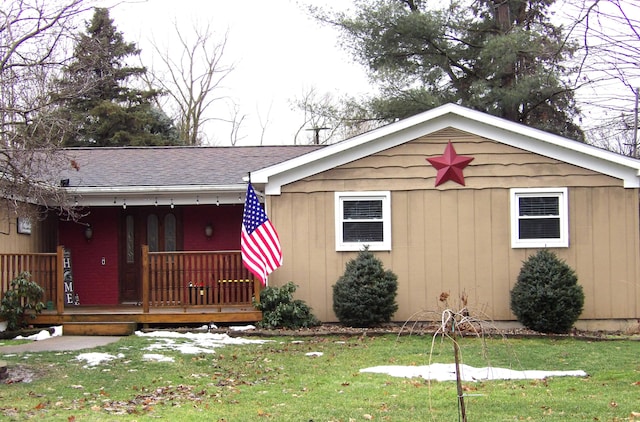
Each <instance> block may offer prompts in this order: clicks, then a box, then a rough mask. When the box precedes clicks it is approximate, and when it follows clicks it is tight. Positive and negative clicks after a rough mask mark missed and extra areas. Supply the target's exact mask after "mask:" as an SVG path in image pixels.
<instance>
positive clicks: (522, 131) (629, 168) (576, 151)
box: [251, 104, 640, 195]
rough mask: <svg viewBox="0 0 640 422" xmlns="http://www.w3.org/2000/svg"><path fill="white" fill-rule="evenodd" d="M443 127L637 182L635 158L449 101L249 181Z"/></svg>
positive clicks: (291, 173)
mask: <svg viewBox="0 0 640 422" xmlns="http://www.w3.org/2000/svg"><path fill="white" fill-rule="evenodd" d="M447 127H452V128H455V129H459V130H462V131H465V132H469V133H472V134H475V135H478V136H482V137H485V138H488V139H491V140H494V141H497V142H501V143H504V144H506V145H510V146H513V147H517V148H520V149H523V150H526V151H530V152H532V153H535V154H540V155H544V156H547V157H550V158H554V159H557V160H560V161H564V162H566V163H569V164H573V165H576V166H580V167H583V168H587V169H589V170H593V171H596V172H599V173H602V174H606V175H609V176H612V177H615V178H618V179H621V180H623V181H624V186H625V187H627V188H637V187H640V160H636V159H632V158H629V157H625V156H622V155H620V154H616V153H613V152H610V151H606V150H603V149H600V148H596V147H593V146H591V145H587V144H584V143H581V142H578V141H574V140H571V139H567V138H563V137H561V136H557V135H553V134H550V133H547V132H544V131H541V130H538V129H534V128H530V127H528V126H525V125H522V124H520V123H516V122H512V121H508V120H505V119H502V118H499V117H496V116H492V115H489V114H486V113H483V112H479V111H475V110H471V109H468V108H465V107H461V106H458V105H455V104H446V105H443V106H440V107H437V108H434V109H432V110H429V111H426V112H423V113H420V114H417V115H415V116H412V117H409V118H407V119H404V120H400V121H398V122H396V123H392V124H389V125H387V126H383V127H381V128H378V129H375V130H373V131H370V132H367V133H364V134H362V135H359V136H356V137H353V138H350V139H347V140H345V141H342V142H340V143H337V144H333V145H329V146H327V147H325V148H323V149H321V150H317V151H314V152H311V153H309V154H306V155H303V156H300V157H296V158H293V159H291V160H287V161H284V162H281V163H278V164H275V165H273V166H269V167H266V168H263V169H260V170H257V171H255V172H252V173H251V180H252V182H253V183H256V184H265V185H266V188H265V192H266V193H267V194H270V195H279V194H280V191H281V187H282V186H283V185H286V184H288V183H292V182H295V181H297V180H300V179H303V178H305V177H308V176H311V175H314V174H317V173H320V172H323V171H325V170H328V169H331V168H334V167H337V166H340V165H343V164H346V163H349V162H352V161H355V160H357V159H360V158H363V157H366V156H368V155H371V154H374V153H377V152H380V151H383V150H386V149H389V148H392V147H395V146H397V145H400V144H403V143H406V142H409V141H412V140H414V139H416V138H418V137H420V136H424V135H427V134H430V133H434V132H437V131H439V130H441V129H445V128H447Z"/></svg>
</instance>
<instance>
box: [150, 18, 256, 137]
mask: <svg viewBox="0 0 640 422" xmlns="http://www.w3.org/2000/svg"><path fill="white" fill-rule="evenodd" d="M174 33H175V35H176V37H175V39H176V40H177V41H178V43H179V46H178V47H179V48H180V53H179V54H175V52H174V51H170V49H169V47H168V46H164V47H161V46H159V45H158V43H156V42H154V43H153V47H154V49H155V52H156V53H157V57H159V60H160V62H161V64H162V70H161V69H151V71H150V73H151V75H152V78H153V79H152V80H151V81H149V82H150V83H151V84H152V85H154V86H156V87H158V88H160V89H161V90H162V91H163V92H164V93H166V94H167V95H168V96H169V98H170V104H169V107H171V108H173V109H174V112H173V115H174V118H175V120H176V121H177V122H178V128H179V131H180V139H181V140H182V141H183V142H184V143H185V144H187V145H199V144H201V143H202V139H203V134H202V128H203V126H204V125H205V123H207V122H208V121H211V120H221V121H226V122H231V123H232V130H231V132H232V133H235V134H237V130H238V127H235V126H233V125H235V124H237V123H241V121H242V120H244V119H241V120H240V122H238V120H236V118H237V114H234V115H233V116H232V117H231V118H230V119H224V118H216V117H213V116H209V115H208V114H207V111H208V110H209V109H211V108H212V106H213V105H214V104H215V103H218V102H226V101H228V100H229V98H228V97H227V96H226V95H216V94H217V93H218V92H221V93H222V92H223V91H224V89H223V88H224V86H223V82H224V80H225V78H226V77H227V76H229V74H230V73H231V72H232V71H233V70H234V66H233V65H227V64H225V62H224V60H225V58H226V57H225V49H226V46H227V40H228V33H225V34H224V36H223V37H222V39H221V40H216V39H214V34H213V32H212V31H211V28H210V27H209V26H208V25H207V26H206V27H205V28H203V29H200V28H198V27H196V26H195V24H194V25H193V27H192V34H193V36H194V38H193V39H190V38H189V37H188V36H187V34H185V33H184V31H183V30H182V29H181V28H180V27H179V26H178V24H177V23H176V22H174Z"/></svg>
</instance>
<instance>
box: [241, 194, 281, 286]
mask: <svg viewBox="0 0 640 422" xmlns="http://www.w3.org/2000/svg"><path fill="white" fill-rule="evenodd" d="M240 250H241V253H242V262H243V263H244V266H245V267H247V268H248V269H249V271H251V272H252V273H253V274H254V275H255V276H256V277H258V278H259V279H260V281H261V282H262V284H263V285H264V284H265V283H266V280H267V276H268V275H269V274H271V273H272V272H273V270H275V269H276V268H278V267H279V266H280V265H282V248H281V247H280V239H279V238H278V233H277V232H276V229H275V228H274V227H273V225H272V224H271V221H269V219H268V218H267V214H266V213H265V212H264V210H263V209H262V205H260V201H259V200H258V196H257V195H256V192H255V191H254V190H253V187H252V186H251V183H249V185H248V186H247V199H246V200H245V203H244V214H243V216H242V237H241V239H240Z"/></svg>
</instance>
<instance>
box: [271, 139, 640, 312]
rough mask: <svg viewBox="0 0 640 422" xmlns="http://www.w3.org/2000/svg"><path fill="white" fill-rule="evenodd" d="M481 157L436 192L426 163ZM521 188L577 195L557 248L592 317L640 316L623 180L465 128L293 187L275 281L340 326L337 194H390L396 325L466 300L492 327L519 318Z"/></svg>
mask: <svg viewBox="0 0 640 422" xmlns="http://www.w3.org/2000/svg"><path fill="white" fill-rule="evenodd" d="M449 140H451V141H452V142H453V143H454V146H455V148H456V151H457V153H458V154H461V155H470V156H473V157H474V160H473V161H472V162H471V164H470V165H469V166H468V167H467V168H466V169H465V171H464V176H465V182H466V186H462V185H459V184H456V183H453V182H447V183H445V184H442V185H440V186H438V187H434V185H435V176H436V171H435V169H433V167H431V166H430V165H429V164H428V163H427V162H426V158H427V157H431V156H437V155H441V154H442V152H443V151H444V147H445V145H446V143H447V142H449ZM511 187H568V188H569V230H570V233H569V241H570V246H569V248H559V249H555V250H554V251H555V252H556V253H557V254H558V256H559V257H560V258H562V259H564V260H566V261H567V263H568V264H569V265H570V266H572V267H573V268H574V269H575V270H576V272H577V273H578V277H579V282H580V284H582V285H583V287H584V290H585V294H586V303H585V310H584V312H583V315H582V318H584V319H592V318H593V319H606V318H637V317H638V316H639V315H640V305H639V304H640V264H639V262H638V261H639V259H638V257H639V256H640V247H639V243H640V242H639V233H640V227H639V224H638V216H639V209H638V191H637V190H636V189H624V188H623V187H622V182H621V181H620V180H617V179H614V178H612V177H609V176H606V175H602V174H599V173H596V172H593V171H590V170H586V169H583V168H580V167H577V166H573V165H569V164H566V163H563V162H559V161H557V160H554V159H550V158H547V157H543V156H539V155H535V154H532V153H529V152H526V151H524V150H520V149H518V148H513V147H510V146H507V145H503V144H500V143H497V142H493V141H491V140H488V139H484V138H480V137H476V136H473V135H470V134H467V133H463V132H460V131H455V130H443V131H441V132H439V133H435V134H432V135H430V136H428V137H423V138H420V139H417V140H415V141H413V142H409V143H406V144H404V145H401V146H398V147H395V148H392V149H389V150H387V151H383V152H381V153H378V154H375V155H372V156H369V157H366V158H363V159H360V160H357V161H355V162H352V163H349V164H346V165H343V166H340V167H337V168H335V169H331V170H328V171H326V172H323V173H321V174H318V175H314V176H312V177H309V178H307V179H304V180H301V181H298V182H296V183H292V184H290V185H288V186H284V187H283V189H282V194H281V195H280V196H274V197H270V198H269V207H270V209H269V215H270V218H271V219H272V221H273V222H274V224H275V225H276V227H277V228H279V227H287V229H284V230H283V229H280V230H279V232H280V233H282V234H283V235H284V236H283V237H282V238H281V241H282V245H283V250H284V265H283V267H282V268H281V269H279V270H277V271H276V272H275V273H274V274H272V276H271V277H270V282H271V283H272V284H274V285H280V284H283V283H286V282H287V281H293V282H295V283H296V284H298V285H299V286H300V287H299V289H298V291H297V296H298V297H300V298H301V299H303V300H305V301H306V302H307V303H308V304H309V305H310V306H312V308H313V309H314V312H315V313H316V315H317V316H318V317H319V318H320V319H321V320H323V321H335V316H334V314H333V311H332V303H333V302H332V300H333V299H332V285H333V284H334V283H335V281H336V280H337V279H338V277H340V275H341V274H342V272H343V271H344V266H345V264H346V262H347V261H348V260H349V259H351V258H353V257H354V256H355V255H356V253H346V252H336V251H335V234H334V192H335V191H358V190H390V191H391V192H392V194H391V214H392V251H391V252H377V253H376V255H377V256H378V257H379V258H380V259H381V260H382V261H383V263H384V265H385V267H386V268H389V269H392V270H393V271H394V272H395V273H396V274H397V275H398V279H399V291H398V304H399V307H400V308H399V311H398V312H397V314H396V315H395V319H396V320H398V321H402V320H407V319H410V318H415V317H416V314H420V315H425V313H426V312H429V311H434V312H437V311H438V310H439V309H441V307H442V304H440V303H439V302H438V297H439V295H440V293H441V292H449V293H450V295H451V296H450V297H451V301H450V303H451V304H452V305H456V304H457V301H458V299H457V298H458V297H459V295H460V294H461V293H462V292H465V293H466V294H467V295H468V297H469V305H470V306H471V307H472V308H474V310H475V311H476V312H479V313H484V314H486V317H487V318H488V319H494V320H510V319H513V315H512V314H511V311H510V309H509V292H510V290H511V288H512V287H513V284H514V282H515V280H516V278H517V275H518V273H519V271H520V268H521V266H522V262H523V261H524V260H525V259H526V258H527V257H528V256H529V255H531V254H533V253H535V250H532V249H513V248H511V237H510V208H509V207H510V203H509V188H511Z"/></svg>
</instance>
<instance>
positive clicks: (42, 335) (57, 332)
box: [16, 325, 62, 341]
mask: <svg viewBox="0 0 640 422" xmlns="http://www.w3.org/2000/svg"><path fill="white" fill-rule="evenodd" d="M52 328H53V334H51V333H50V332H49V330H42V331H40V332H39V333H36V334H32V335H30V336H27V337H24V336H17V337H16V339H17V340H34V341H40V340H47V339H50V338H51V337H57V336H61V335H62V325H59V326H56V327H52Z"/></svg>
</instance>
